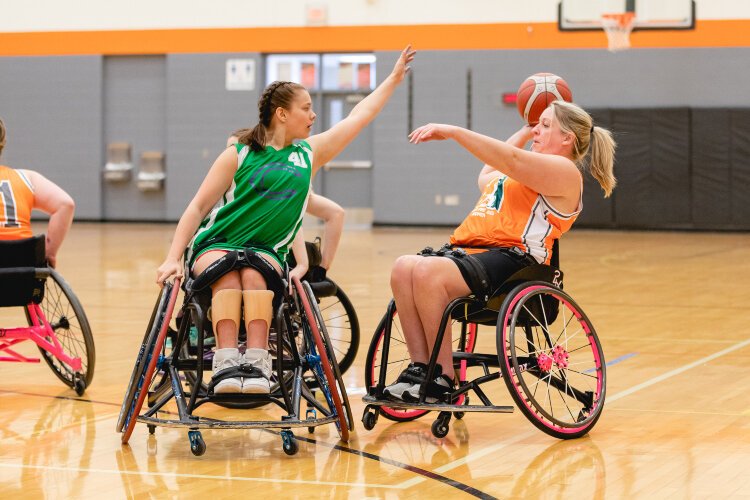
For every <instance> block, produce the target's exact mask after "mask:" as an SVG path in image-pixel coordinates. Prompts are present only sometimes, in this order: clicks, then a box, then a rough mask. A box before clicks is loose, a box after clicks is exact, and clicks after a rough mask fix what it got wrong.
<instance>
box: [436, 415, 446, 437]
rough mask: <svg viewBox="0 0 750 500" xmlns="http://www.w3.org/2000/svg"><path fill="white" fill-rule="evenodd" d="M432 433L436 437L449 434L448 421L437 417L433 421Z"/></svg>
mask: <svg viewBox="0 0 750 500" xmlns="http://www.w3.org/2000/svg"><path fill="white" fill-rule="evenodd" d="M432 435H433V436H435V437H436V438H444V437H445V436H447V435H448V423H447V422H443V421H442V419H437V420H435V421H434V422H433V423H432Z"/></svg>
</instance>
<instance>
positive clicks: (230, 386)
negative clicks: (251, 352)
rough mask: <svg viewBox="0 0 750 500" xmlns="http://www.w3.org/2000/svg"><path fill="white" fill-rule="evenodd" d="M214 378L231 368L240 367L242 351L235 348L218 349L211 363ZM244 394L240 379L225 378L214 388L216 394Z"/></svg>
mask: <svg viewBox="0 0 750 500" xmlns="http://www.w3.org/2000/svg"><path fill="white" fill-rule="evenodd" d="M211 366H212V369H213V372H214V375H213V376H214V378H216V377H218V376H219V375H220V374H221V372H223V371H224V370H227V369H229V368H234V367H237V366H240V351H239V350H238V349H237V348H236V347H235V348H231V347H230V348H226V349H216V351H215V352H214V359H213V361H212V362H211ZM240 392H242V380H241V379H240V378H239V377H233V378H225V379H224V380H221V381H219V382H218V383H217V384H216V385H215V386H214V394H239V393H240Z"/></svg>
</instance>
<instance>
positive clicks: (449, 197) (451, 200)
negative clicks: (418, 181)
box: [443, 194, 461, 207]
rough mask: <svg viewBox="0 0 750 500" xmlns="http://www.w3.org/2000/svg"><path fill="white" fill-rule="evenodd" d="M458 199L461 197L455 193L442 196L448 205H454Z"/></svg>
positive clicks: (457, 202)
mask: <svg viewBox="0 0 750 500" xmlns="http://www.w3.org/2000/svg"><path fill="white" fill-rule="evenodd" d="M460 201H461V198H460V197H459V196H458V195H457V194H446V195H445V197H444V198H443V202H444V203H445V205H446V206H448V207H455V206H456V205H458V204H459V202H460Z"/></svg>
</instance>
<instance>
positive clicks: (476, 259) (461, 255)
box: [421, 247, 536, 298]
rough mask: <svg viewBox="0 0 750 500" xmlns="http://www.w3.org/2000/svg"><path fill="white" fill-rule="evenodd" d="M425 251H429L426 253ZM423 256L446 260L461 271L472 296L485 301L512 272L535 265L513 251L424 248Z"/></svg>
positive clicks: (514, 249)
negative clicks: (470, 252) (471, 252)
mask: <svg viewBox="0 0 750 500" xmlns="http://www.w3.org/2000/svg"><path fill="white" fill-rule="evenodd" d="M428 250H429V251H428ZM421 255H425V256H430V255H434V256H440V257H447V258H449V259H450V260H452V261H453V262H454V263H455V264H456V266H457V267H458V270H459V271H460V272H461V276H463V278H464V281H465V282H466V284H467V285H468V286H469V289H471V292H472V293H473V294H474V295H475V296H476V297H482V298H488V297H489V296H490V295H492V294H493V292H495V291H496V290H497V289H498V288H500V286H501V285H502V284H503V283H505V281H506V280H507V279H508V278H510V277H511V276H512V275H513V274H514V273H516V272H517V271H520V270H521V269H523V268H524V267H526V266H530V265H531V264H536V261H535V260H534V258H533V257H531V256H530V255H528V254H525V253H523V252H522V251H520V250H519V249H517V248H513V249H511V248H490V249H487V250H486V251H484V252H481V253H473V254H467V253H466V252H465V251H463V250H461V249H450V248H446V247H443V248H441V249H440V250H438V251H433V250H432V249H431V248H430V249H427V248H426V249H425V250H423V251H422V252H421Z"/></svg>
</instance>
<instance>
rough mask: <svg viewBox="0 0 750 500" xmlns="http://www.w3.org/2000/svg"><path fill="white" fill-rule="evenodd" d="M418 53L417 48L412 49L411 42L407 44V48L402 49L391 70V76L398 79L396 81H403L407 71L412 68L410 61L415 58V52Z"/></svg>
mask: <svg viewBox="0 0 750 500" xmlns="http://www.w3.org/2000/svg"><path fill="white" fill-rule="evenodd" d="M416 53H417V51H416V50H411V44H409V45H407V46H406V48H405V49H404V50H402V51H401V55H400V56H399V58H398V61H396V65H395V66H394V67H393V71H392V72H391V76H392V77H393V78H394V80H396V83H401V82H402V81H403V79H404V77H405V76H406V73H408V72H409V70H410V69H411V68H410V67H409V63H410V62H412V61H413V60H414V54H416Z"/></svg>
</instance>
